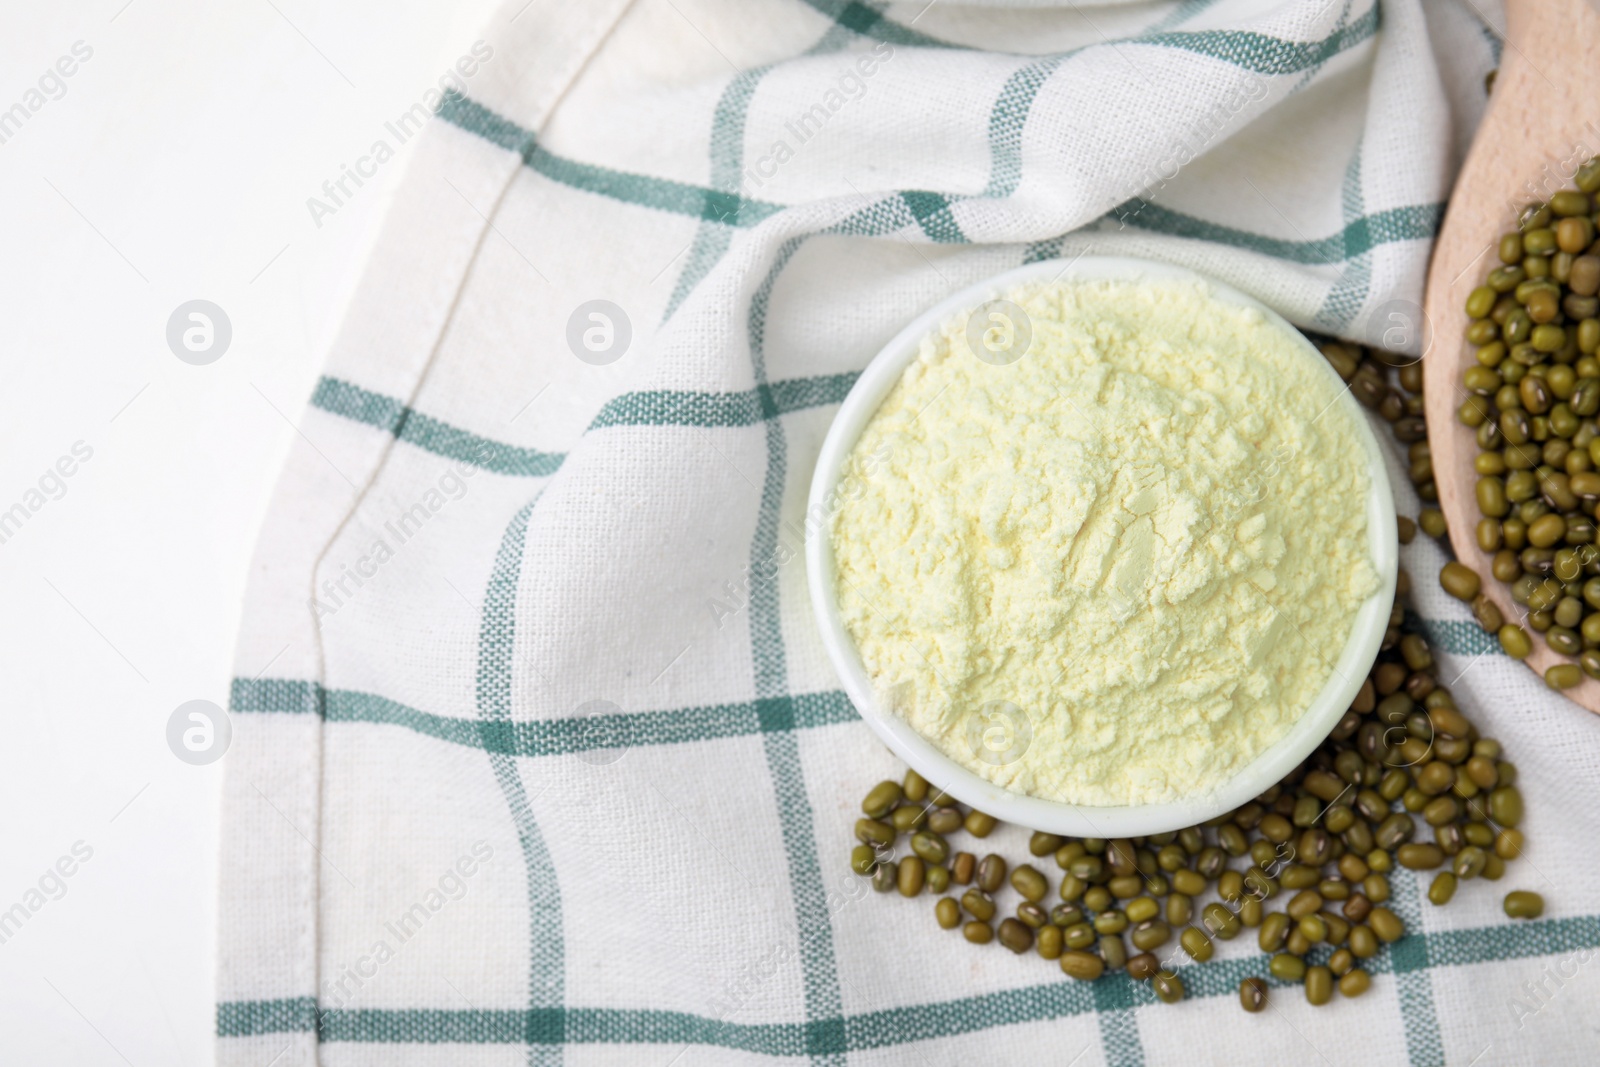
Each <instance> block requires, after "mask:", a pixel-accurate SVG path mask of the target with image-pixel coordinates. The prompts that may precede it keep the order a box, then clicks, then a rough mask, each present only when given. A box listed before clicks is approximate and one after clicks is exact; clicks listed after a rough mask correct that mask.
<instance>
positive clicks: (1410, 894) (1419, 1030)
mask: <svg viewBox="0 0 1600 1067" xmlns="http://www.w3.org/2000/svg"><path fill="white" fill-rule="evenodd" d="M1422 877H1423V875H1422V874H1421V872H1416V873H1413V872H1410V871H1407V872H1404V873H1397V874H1396V875H1395V876H1394V877H1392V878H1390V879H1389V884H1390V885H1391V886H1392V887H1393V893H1392V895H1391V897H1390V901H1389V906H1390V908H1392V909H1393V910H1394V913H1395V914H1396V915H1398V916H1400V919H1401V921H1403V922H1404V923H1405V924H1406V929H1407V930H1421V929H1422V906H1421V903H1420V901H1421V896H1422V894H1421V893H1420V892H1419V891H1418V888H1417V882H1418V880H1419V879H1420V878H1422ZM1388 956H1389V965H1390V967H1391V968H1392V970H1393V972H1394V975H1395V987H1396V988H1395V992H1396V994H1397V995H1398V997H1399V1000H1400V1019H1401V1023H1402V1025H1403V1026H1404V1028H1405V1035H1406V1056H1407V1058H1408V1059H1409V1060H1410V1063H1411V1067H1444V1040H1443V1038H1441V1037H1440V1035H1439V1011H1438V1008H1437V1007H1436V1006H1435V1005H1434V1002H1433V975H1432V974H1431V973H1430V972H1429V966H1430V959H1431V952H1430V942H1429V941H1428V938H1427V936H1426V935H1424V936H1422V937H1403V938H1401V939H1400V940H1399V941H1396V942H1395V943H1394V944H1392V945H1390V946H1389V953H1388Z"/></svg>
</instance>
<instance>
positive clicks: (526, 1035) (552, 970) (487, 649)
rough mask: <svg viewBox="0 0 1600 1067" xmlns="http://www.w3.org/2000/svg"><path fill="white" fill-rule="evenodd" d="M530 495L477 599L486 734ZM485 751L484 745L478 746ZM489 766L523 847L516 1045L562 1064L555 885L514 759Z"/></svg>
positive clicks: (501, 693)
mask: <svg viewBox="0 0 1600 1067" xmlns="http://www.w3.org/2000/svg"><path fill="white" fill-rule="evenodd" d="M538 499H539V498H538V497H537V496H535V497H534V498H533V499H532V500H530V501H528V503H527V504H525V505H523V506H522V508H521V509H520V510H518V511H517V513H516V514H515V515H514V516H512V519H511V521H510V523H508V524H507V525H506V531H505V535H504V536H503V537H502V538H501V541H500V549H499V551H498V552H497V553H496V554H495V561H494V569H493V571H492V572H491V573H490V575H489V584H488V588H487V589H485V591H484V594H483V622H482V626H481V627H480V629H479V633H478V680H477V698H478V714H479V715H480V716H481V717H482V723H481V725H482V727H483V730H484V732H485V734H486V735H488V734H489V733H490V732H491V731H494V730H502V729H503V728H505V727H507V726H509V725H510V724H511V712H512V696H511V689H512V662H513V659H514V658H515V652H516V643H517V627H516V619H517V611H516V609H517V583H518V580H519V579H520V577H521V575H522V554H523V545H524V542H525V541H526V539H527V534H528V516H529V515H531V514H532V513H533V506H534V504H536V503H538ZM484 747H485V749H488V744H487V742H486V743H485V745H484ZM489 765H490V768H491V769H492V771H493V773H494V777H495V781H496V782H498V783H499V785H500V791H501V793H502V794H503V795H504V796H505V798H506V806H507V807H508V808H509V809H510V812H511V821H512V824H513V825H514V826H515V827H516V830H517V840H518V841H519V843H520V844H521V846H522V861H523V868H524V870H525V872H526V875H527V885H528V1012H527V1016H526V1018H525V1019H524V1020H523V1023H524V1025H523V1030H522V1043H523V1044H525V1045H528V1046H529V1048H530V1050H531V1052H530V1055H529V1064H530V1067H532V1065H534V1064H546V1063H550V1064H555V1063H560V1062H561V1060H562V1051H561V1046H562V1045H564V1044H565V1043H566V1034H565V1032H564V1030H563V1028H562V1025H561V1024H562V1022H563V1021H564V1018H565V1015H564V1013H563V1011H562V1008H563V1007H564V1004H565V990H566V942H565V940H564V937H565V931H564V929H563V927H562V924H561V884H560V882H559V881H558V880H557V878H556V871H555V865H554V864H552V863H551V862H550V850H549V849H548V848H547V847H546V846H545V841H544V835H543V834H542V833H541V832H540V830H539V823H538V821H537V820H536V819H535V818H534V815H533V808H532V806H531V805H530V804H529V802H528V793H527V790H526V788H525V787H524V785H523V782H522V772H521V770H520V769H519V768H518V767H517V764H516V760H515V759H514V758H513V757H511V756H508V755H506V754H505V753H502V752H495V751H492V750H490V751H489Z"/></svg>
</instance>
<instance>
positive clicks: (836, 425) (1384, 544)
mask: <svg viewBox="0 0 1600 1067" xmlns="http://www.w3.org/2000/svg"><path fill="white" fill-rule="evenodd" d="M1052 279H1059V280H1061V281H1063V282H1070V281H1074V280H1081V281H1092V280H1096V279H1120V280H1126V281H1135V280H1140V279H1146V280H1151V281H1177V280H1188V281H1203V282H1205V283H1206V284H1207V285H1208V286H1210V289H1211V293H1212V295H1213V296H1214V297H1215V298H1216V299H1218V300H1220V301H1222V302H1224V303H1229V304H1237V305H1243V306H1246V307H1253V308H1256V309H1257V310H1259V311H1260V312H1261V313H1262V314H1263V315H1265V316H1266V317H1267V319H1268V320H1269V321H1271V322H1273V323H1275V324H1276V325H1277V326H1278V327H1279V328H1280V329H1281V330H1283V331H1284V333H1285V334H1287V335H1289V336H1290V337H1292V338H1294V340H1295V342H1296V343H1297V344H1298V345H1299V347H1300V348H1302V349H1303V350H1304V352H1305V356H1306V359H1307V360H1308V361H1309V362H1310V363H1311V364H1312V365H1313V366H1314V367H1316V368H1317V373H1319V374H1325V375H1327V377H1328V381H1329V383H1330V384H1331V385H1333V386H1334V388H1336V389H1339V390H1341V392H1342V395H1341V396H1340V398H1339V400H1338V403H1341V404H1343V405H1345V408H1346V410H1347V411H1348V412H1349V413H1350V414H1351V415H1352V416H1353V421H1354V423H1355V424H1356V426H1357V427H1358V430H1357V433H1358V435H1359V437H1360V438H1361V441H1360V444H1361V447H1362V448H1363V449H1365V450H1366V453H1367V456H1368V461H1369V463H1368V466H1369V469H1370V472H1371V489H1370V491H1369V492H1368V494H1367V530H1368V535H1369V541H1370V543H1369V546H1368V552H1369V553H1370V555H1371V558H1372V563H1373V565H1374V568H1375V569H1376V571H1377V573H1378V576H1379V579H1380V581H1379V588H1378V591H1377V592H1376V593H1374V594H1373V595H1372V597H1371V598H1370V599H1369V600H1368V601H1367V602H1366V603H1365V604H1363V605H1362V606H1361V609H1360V611H1359V612H1357V614H1356V620H1355V624H1354V625H1353V626H1352V627H1351V630H1350V636H1349V638H1348V640H1346V642H1345V647H1344V651H1343V653H1342V654H1341V655H1340V656H1339V661H1338V664H1337V669H1336V670H1335V671H1334V672H1333V673H1332V674H1331V675H1330V676H1329V678H1328V682H1327V684H1326V685H1324V686H1323V687H1322V691H1321V692H1320V693H1318V694H1317V697H1316V699H1315V700H1314V701H1312V703H1311V706H1310V707H1308V708H1307V709H1306V710H1305V712H1304V713H1303V714H1302V715H1301V716H1300V718H1299V719H1298V720H1297V721H1296V722H1295V724H1294V726H1293V727H1291V728H1290V730H1289V732H1288V733H1287V734H1286V735H1284V736H1283V737H1282V738H1281V739H1280V740H1279V741H1278V742H1277V743H1276V744H1275V745H1273V746H1272V747H1271V748H1269V749H1267V750H1266V751H1265V752H1263V753H1262V754H1261V755H1260V756H1258V757H1257V758H1256V759H1255V760H1254V761H1252V762H1251V763H1250V764H1248V765H1247V766H1246V767H1245V768H1244V769H1243V770H1242V771H1240V772H1239V773H1238V774H1237V775H1235V776H1234V777H1233V778H1231V779H1229V780H1228V781H1227V782H1225V783H1223V784H1222V785H1220V786H1218V787H1217V788H1215V789H1214V790H1211V791H1210V792H1206V793H1203V794H1197V795H1195V796H1189V797H1183V798H1182V799H1180V800H1175V801H1170V802H1167V803H1163V804H1142V805H1124V806H1094V805H1081V804H1068V803H1062V802H1059V801H1054V800H1045V799H1042V798H1040V797H1032V796H1027V795H1025V794H1022V793H1017V792H1013V791H1011V790H1008V789H1003V788H1001V787H1000V786H997V785H995V784H994V783H992V782H990V781H988V780H986V779H984V778H982V777H979V776H978V775H977V774H974V773H973V772H972V771H970V770H968V769H967V768H965V767H963V766H961V765H960V764H959V763H957V762H955V761H954V760H952V759H951V758H950V757H948V756H946V755H945V754H944V753H943V752H941V751H939V749H938V748H937V747H936V746H935V745H934V744H933V743H932V742H931V741H929V740H928V739H927V738H925V737H923V736H922V735H921V734H919V733H917V731H916V730H914V729H912V727H911V726H910V725H909V724H908V723H906V721H905V720H904V719H901V718H900V717H899V716H897V715H895V714H894V713H893V712H892V711H890V710H889V709H887V708H884V707H880V706H879V704H878V701H877V698H876V696H875V695H874V693H873V689H872V684H871V682H870V681H869V680H868V677H867V672H866V668H865V667H864V666H863V665H862V663H861V655H860V653H859V652H858V651H857V649H856V646H855V642H854V641H852V640H851V638H850V635H849V633H848V632H846V630H845V628H844V624H843V621H842V620H841V619H840V616H839V606H838V603H837V601H836V598H835V596H834V585H835V570H834V558H833V541H832V536H831V531H830V530H829V529H828V528H823V529H820V530H818V531H816V532H815V533H814V534H813V535H812V536H811V537H809V538H808V539H807V541H806V570H807V582H808V583H809V585H810V591H811V606H812V610H813V611H814V612H815V614H816V619H817V626H818V627H819V629H820V630H821V632H822V641H823V644H824V645H825V646H826V648H827V650H828V657H829V659H831V660H832V662H833V666H834V669H835V670H837V671H838V672H839V678H840V680H841V681H842V682H843V684H844V689H845V692H846V693H848V694H849V696H850V701H851V703H853V704H854V705H855V707H856V710H857V711H859V712H860V713H861V717H862V718H863V719H865V720H866V722H867V725H868V726H870V727H872V730H873V732H874V733H876V734H877V735H878V736H879V737H880V738H881V739H882V740H883V743H884V744H886V745H888V746H889V748H890V749H891V750H892V751H893V752H894V753H895V755H897V756H899V757H900V758H901V759H903V760H905V762H906V763H908V764H910V766H911V767H913V768H914V769H915V770H916V771H917V773H918V774H920V775H922V776H923V777H924V778H926V779H927V780H928V781H929V782H931V783H933V784H934V785H936V786H938V787H940V788H942V789H944V790H945V791H946V792H948V793H950V794H951V795H952V796H954V797H956V798H957V799H958V800H960V801H962V802H963V803H966V804H969V805H972V806H973V807H976V808H979V809H980V810H982V811H985V812H988V813H989V814H990V815H993V816H994V817H995V818H997V819H1000V820H1002V821H1004V822H1010V823H1017V824H1019V825H1021V826H1025V827H1028V828H1029V829H1033V830H1045V831H1049V832H1051V833H1057V834H1068V835H1072V836H1075V837H1099V838H1116V837H1129V836H1139V835H1144V834H1157V833H1165V832H1167V831H1171V830H1180V829H1182V828H1183V827H1185V826H1194V825H1196V824H1197V823H1201V822H1204V821H1205V820H1207V819H1211V818H1215V817H1216V816H1218V815H1221V814H1223V813H1225V812H1228V811H1231V810H1233V809H1234V808H1236V807H1238V806H1240V805H1241V804H1244V803H1245V802H1247V801H1249V800H1250V799H1251V798H1253V797H1255V796H1257V795H1258V794H1260V793H1261V792H1263V791H1264V790H1266V789H1267V788H1268V787H1269V786H1271V785H1273V784H1274V783H1275V782H1277V781H1278V780H1280V779H1281V778H1282V777H1283V776H1284V775H1285V774H1287V773H1288V772H1289V771H1290V770H1292V769H1293V768H1294V767H1295V766H1296V765H1297V764H1299V763H1300V762H1301V761H1302V760H1304V759H1305V758H1306V757H1307V756H1309V755H1310V754H1311V753H1312V751H1313V750H1315V749H1316V747H1317V746H1318V745H1319V744H1321V743H1322V742H1323V740H1325V739H1326V738H1327V736H1328V734H1329V733H1331V732H1332V730H1333V728H1334V726H1336V725H1338V722H1339V719H1340V718H1341V717H1342V716H1343V715H1344V713H1345V710H1346V709H1347V708H1349V706H1350V701H1351V700H1352V699H1353V698H1354V697H1355V694H1356V691H1357V690H1358V689H1359V688H1360V686H1361V682H1362V680H1363V679H1365V678H1366V676H1367V672H1368V670H1369V669H1370V668H1371V665H1372V661H1373V659H1374V658H1375V657H1376V656H1377V654H1378V646H1379V645H1380V644H1381V643H1382V640H1383V632H1384V629H1385V628H1386V627H1387V626H1388V622H1389V609H1390V605H1391V604H1393V602H1394V588H1395V575H1396V570H1397V567H1398V561H1399V547H1398V540H1397V536H1396V531H1395V512H1394V501H1393V497H1392V495H1391V493H1390V489H1389V477H1388V474H1387V472H1386V469H1385V466H1384V457H1383V454H1382V452H1381V451H1380V450H1379V446H1378V442H1377V439H1376V438H1375V437H1374V436H1373V434H1372V430H1371V428H1370V427H1369V425H1368V423H1367V418H1366V415H1365V413H1364V412H1363V411H1362V410H1361V407H1360V406H1359V405H1358V404H1357V403H1356V400H1355V398H1354V397H1353V396H1351V394H1350V391H1349V390H1348V389H1346V388H1345V386H1344V383H1343V382H1342V381H1340V380H1339V376H1338V374H1337V373H1336V372H1335V371H1334V370H1333V368H1332V367H1331V366H1329V365H1328V362H1327V361H1326V360H1325V359H1323V357H1322V354H1321V353H1320V352H1318V351H1317V350H1316V349H1315V348H1314V347H1313V346H1312V345H1311V343H1310V342H1309V341H1307V340H1306V339H1305V338H1304V337H1303V336H1302V335H1301V334H1300V332H1299V331H1298V330H1296V329H1295V328H1294V327H1293V326H1290V325H1289V324H1288V323H1287V322H1285V321H1284V320H1283V319H1282V318H1281V317H1280V316H1278V315H1277V314H1276V313H1275V312H1273V311H1272V310H1271V309H1270V308H1268V307H1266V306H1265V305H1263V304H1261V303H1260V302H1259V301H1257V300H1255V299H1253V298H1251V297H1249V296H1246V295H1245V294H1243V293H1241V292H1239V291H1238V290H1236V289H1233V288H1231V287H1229V286H1227V285H1223V284H1222V283H1221V282H1217V281H1214V280H1212V279H1210V278H1205V277H1203V276H1202V275H1199V274H1196V273H1194V272H1193V271H1189V270H1185V269H1183V268H1181V267H1174V266H1171V265H1170V264H1165V263H1156V262H1151V261H1146V260H1139V259H1130V258H1125V257H1084V258H1081V259H1079V260H1077V261H1076V262H1074V263H1072V264H1071V265H1069V266H1066V267H1065V268H1063V266H1062V264H1061V263H1059V262H1043V263H1034V264H1030V265H1028V266H1025V267H1020V268H1018V269H1016V270H1013V271H1009V272H1007V273H1005V274H1001V275H999V276H997V277H994V278H991V279H989V280H988V281H986V282H983V283H982V284H979V285H974V286H972V287H970V288H967V289H963V290H962V291H960V292H958V293H956V294H954V295H953V296H951V297H949V298H948V299H946V300H943V301H941V302H940V303H938V304H936V305H935V306H933V307H931V308H929V309H928V310H926V311H924V312H923V313H922V314H920V315H918V316H917V317H916V318H915V319H913V320H912V321H911V322H910V323H908V324H907V325H906V328H905V329H903V330H901V331H900V333H899V334H897V335H896V336H895V338H894V339H893V340H892V341H890V342H889V343H888V344H887V345H885V346H884V348H883V351H881V352H879V353H878V354H877V356H875V357H874V358H873V360H872V362H871V363H869V364H868V365H867V369H866V370H865V371H864V372H863V373H862V375H861V377H860V378H859V379H858V380H857V381H856V384H855V386H854V387H853V388H852V389H851V390H850V394H849V395H848V396H847V397H845V401H844V405H843V406H842V407H841V408H840V409H839V414H838V415H837V416H836V417H835V418H834V420H833V425H832V426H831V427H830V428H829V430H828V435H827V437H826V439H825V440H824V441H823V444H822V452H821V455H820V456H818V458H817V467H816V471H815V473H814V474H813V476H812V479H811V494H810V499H809V500H808V501H807V514H809V515H825V514H827V513H828V508H827V503H826V501H827V497H828V494H829V492H830V491H831V490H832V488H833V486H834V484H835V482H836V481H837V480H838V477H839V474H840V472H841V470H842V469H843V468H844V465H845V461H846V460H847V459H848V458H849V455H850V450H851V449H852V448H853V447H854V446H855V443H856V439H857V438H858V437H859V436H860V435H861V431H862V429H863V428H864V427H865V426H866V424H867V421H868V420H869V419H871V418H872V415H873V413H874V412H876V411H877V410H878V406H879V405H880V404H881V403H882V402H883V400H884V398H885V397H886V396H888V394H889V391H890V390H891V389H893V388H894V386H895V383H896V382H898V381H899V380H900V375H901V373H902V372H903V371H904V370H905V368H906V367H907V366H908V365H909V364H910V363H911V362H912V360H914V359H915V358H916V355H917V349H918V346H919V344H920V343H921V341H922V339H923V337H925V336H926V335H928V334H929V333H931V332H932V331H934V330H935V329H937V328H939V327H940V326H941V325H942V324H943V323H945V322H946V321H948V320H949V319H950V318H951V317H952V316H954V315H955V314H957V313H959V312H962V311H966V310H969V309H972V308H976V307H977V306H978V305H980V304H982V303H984V302H985V301H987V300H989V299H992V298H994V297H998V296H1002V295H1004V294H1006V293H1008V292H1010V291H1011V290H1013V289H1015V288H1017V287H1018V286H1020V285H1023V284H1024V283H1028V282H1039V281H1049V280H1052Z"/></svg>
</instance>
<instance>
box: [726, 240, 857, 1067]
mask: <svg viewBox="0 0 1600 1067" xmlns="http://www.w3.org/2000/svg"><path fill="white" fill-rule="evenodd" d="M804 241H805V238H804V237H795V238H791V239H790V240H788V241H786V242H784V244H783V246H782V248H781V249H779V251H778V253H777V255H776V257H775V258H774V262H773V264H772V267H771V269H770V270H769V271H768V272H767V276H766V277H765V278H764V279H762V282H761V285H760V286H759V287H758V288H757V289H756V291H755V292H754V293H753V294H752V295H751V297H750V305H749V317H748V320H747V327H746V329H747V334H748V338H749V345H750V369H751V372H752V373H753V375H754V376H755V380H756V388H757V389H758V390H761V389H765V388H766V387H767V364H766V319H767V307H768V302H769V300H770V299H771V296H772V287H773V285H774V284H775V283H776V282H777V279H778V275H779V274H780V273H782V271H783V268H784V266H785V265H787V263H788V262H789V259H790V257H792V256H793V255H794V252H795V250H796V249H798V248H799V247H800V245H801V244H802V243H803V242H804ZM765 426H766V438H767V469H766V473H765V475H764V476H763V478H762V484H761V505H760V510H759V511H758V513H757V515H756V530H755V535H754V536H753V537H752V538H751V542H750V570H751V573H752V574H761V573H764V572H765V569H766V566H767V564H768V562H769V561H770V560H772V559H773V558H775V556H776V553H777V546H778V532H779V531H778V524H779V521H780V519H781V517H782V516H781V513H782V509H783V498H784V490H785V488H786V486H787V482H788V445H787V441H786V438H785V436H784V432H783V422H782V420H780V419H768V420H766V423H765ZM778 596H779V583H777V582H761V583H759V584H757V585H755V586H754V587H752V588H751V590H750V599H749V603H748V605H747V607H746V610H747V611H748V613H749V616H748V618H749V625H750V658H751V665H752V671H753V673H754V676H755V678H754V680H755V693H756V699H757V701H758V703H760V704H767V705H770V704H772V703H776V702H779V701H782V700H785V699H787V698H788V696H789V678H788V663H787V658H786V653H785V651H784V645H783V617H782V611H781V606H780V604H779V600H778ZM761 741H762V748H763V750H764V751H765V753H766V757H767V771H768V773H769V774H770V775H771V776H772V786H773V791H774V793H775V794H776V797H775V799H776V802H777V808H778V829H779V832H780V833H781V835H782V837H783V849H784V855H785V857H786V858H787V861H788V866H789V887H790V893H791V897H792V899H793V902H794V918H795V927H796V931H797V934H798V937H799V942H800V965H801V975H802V979H803V990H804V996H805V1012H806V1049H805V1050H806V1052H807V1054H808V1055H809V1056H810V1057H811V1060H812V1062H813V1063H815V1064H818V1065H819V1067H844V1062H845V1056H844V1053H845V1048H846V1046H845V1033H844V1026H843V1018H842V1011H843V1005H842V1001H841V999H840V993H839V974H838V969H837V965H836V963H835V961H834V955H833V919H832V912H831V909H830V908H829V906H828V901H827V894H826V892H825V890H824V886H825V885H826V884H827V883H826V881H825V880H824V879H823V877H822V865H821V863H820V861H819V860H818V858H817V844H816V833H815V828H814V826H813V812H812V809H811V798H810V796H809V795H808V793H807V790H806V781H805V767H804V764H803V761H802V760H801V757H800V743H799V740H798V739H797V738H796V737H795V735H794V733H793V731H790V730H784V731H778V732H767V733H764V734H763V735H762V738H761ZM836 1023H837V1025H836Z"/></svg>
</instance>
